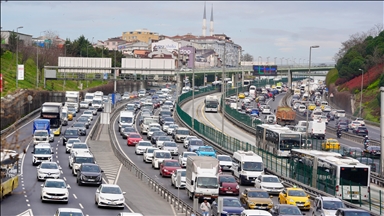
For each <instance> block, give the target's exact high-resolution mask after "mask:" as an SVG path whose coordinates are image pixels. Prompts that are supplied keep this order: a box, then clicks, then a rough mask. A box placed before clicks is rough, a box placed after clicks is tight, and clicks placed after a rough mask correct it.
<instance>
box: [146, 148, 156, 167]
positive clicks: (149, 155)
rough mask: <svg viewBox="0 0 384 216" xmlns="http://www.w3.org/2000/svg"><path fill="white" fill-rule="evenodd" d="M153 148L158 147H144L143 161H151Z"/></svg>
mask: <svg viewBox="0 0 384 216" xmlns="http://www.w3.org/2000/svg"><path fill="white" fill-rule="evenodd" d="M155 150H158V148H154V147H149V148H146V149H145V152H144V153H143V161H144V162H146V163H150V162H152V159H153V152H154V151H155Z"/></svg>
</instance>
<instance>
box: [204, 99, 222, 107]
mask: <svg viewBox="0 0 384 216" xmlns="http://www.w3.org/2000/svg"><path fill="white" fill-rule="evenodd" d="M218 104H219V103H218V102H215V101H207V102H206V103H205V107H207V108H217V105H218Z"/></svg>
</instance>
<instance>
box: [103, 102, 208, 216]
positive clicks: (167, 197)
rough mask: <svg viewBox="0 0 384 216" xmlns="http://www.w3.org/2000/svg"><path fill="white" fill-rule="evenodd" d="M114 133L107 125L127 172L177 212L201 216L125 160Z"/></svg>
mask: <svg viewBox="0 0 384 216" xmlns="http://www.w3.org/2000/svg"><path fill="white" fill-rule="evenodd" d="M127 101H128V100H126V101H122V102H121V103H119V104H118V105H117V106H116V107H115V108H114V110H113V112H112V113H111V122H114V120H115V119H116V118H117V117H118V116H119V114H120V111H121V110H122V109H123V108H124V106H125V104H126V102H127ZM114 133H115V132H114V131H113V127H112V126H111V124H109V125H108V134H109V137H110V140H111V146H112V149H113V152H114V154H115V156H116V157H117V159H118V160H119V161H120V162H121V163H122V164H123V165H124V166H125V167H126V168H127V170H128V171H130V172H131V173H134V174H135V176H136V177H137V178H138V179H140V180H141V181H142V182H143V183H144V184H147V185H148V186H149V188H151V189H152V190H154V191H155V192H156V193H157V194H158V195H159V196H161V197H162V198H163V199H165V200H167V202H168V203H170V204H171V205H173V207H175V208H176V209H177V210H178V211H181V212H182V213H185V215H186V216H192V215H196V216H201V214H200V213H199V212H195V211H193V207H191V206H189V205H188V204H187V203H186V202H184V201H183V200H180V199H178V197H177V195H175V194H173V193H172V192H170V191H168V190H167V189H166V188H165V187H164V186H162V185H160V184H159V183H158V182H156V181H155V180H154V179H152V178H151V177H149V176H148V175H147V174H145V173H144V171H142V170H141V169H140V168H138V167H137V166H136V165H135V164H134V163H132V162H131V161H130V160H129V158H126V157H125V156H124V153H123V152H121V150H120V148H118V146H119V143H118V142H117V141H116V140H115V139H113V137H114Z"/></svg>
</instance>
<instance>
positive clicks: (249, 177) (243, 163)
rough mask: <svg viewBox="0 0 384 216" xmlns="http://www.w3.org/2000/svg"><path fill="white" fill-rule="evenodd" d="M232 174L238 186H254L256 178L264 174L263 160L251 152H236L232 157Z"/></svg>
mask: <svg viewBox="0 0 384 216" xmlns="http://www.w3.org/2000/svg"><path fill="white" fill-rule="evenodd" d="M232 158H233V159H232V168H231V169H232V172H233V175H234V176H235V177H236V178H238V179H239V182H240V185H245V184H250V185H254V184H255V180H256V178H257V177H258V176H260V175H263V174H264V163H263V158H262V157H260V156H259V155H257V154H255V153H254V152H252V151H247V152H246V151H242V150H239V151H236V152H234V153H233V157H232Z"/></svg>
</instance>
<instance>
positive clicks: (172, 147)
mask: <svg viewBox="0 0 384 216" xmlns="http://www.w3.org/2000/svg"><path fill="white" fill-rule="evenodd" d="M161 149H162V150H167V151H169V152H171V155H179V148H178V147H177V144H176V143H175V142H173V141H165V142H164V143H163V147H162V148H161Z"/></svg>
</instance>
